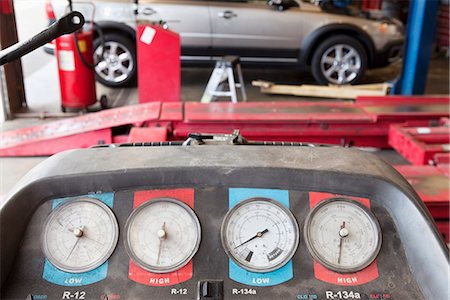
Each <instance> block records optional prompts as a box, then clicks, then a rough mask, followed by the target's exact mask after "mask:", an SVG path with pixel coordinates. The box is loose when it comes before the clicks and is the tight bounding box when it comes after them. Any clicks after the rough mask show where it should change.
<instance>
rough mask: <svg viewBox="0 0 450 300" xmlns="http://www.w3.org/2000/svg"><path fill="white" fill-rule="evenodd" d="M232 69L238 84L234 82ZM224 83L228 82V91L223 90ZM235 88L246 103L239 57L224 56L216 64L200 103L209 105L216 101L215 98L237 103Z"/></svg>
mask: <svg viewBox="0 0 450 300" xmlns="http://www.w3.org/2000/svg"><path fill="white" fill-rule="evenodd" d="M234 68H236V73H237V76H238V79H239V82H236V81H235V80H234ZM225 81H228V86H229V90H228V91H226V90H224V83H225ZM237 88H239V89H240V90H241V95H242V101H247V93H246V92H245V85H244V78H243V76H242V70H241V65H240V60H239V56H224V57H223V58H222V59H221V60H219V61H217V62H216V66H215V67H214V70H213V71H212V73H211V77H210V78H209V81H208V84H207V86H206V89H205V91H204V93H203V96H202V99H201V103H210V102H211V101H214V100H216V98H217V97H230V98H231V102H233V103H237V94H236V89H237Z"/></svg>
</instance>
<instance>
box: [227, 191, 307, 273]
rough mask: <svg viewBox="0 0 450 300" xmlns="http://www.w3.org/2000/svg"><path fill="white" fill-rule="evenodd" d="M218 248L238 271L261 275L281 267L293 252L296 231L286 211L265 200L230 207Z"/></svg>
mask: <svg viewBox="0 0 450 300" xmlns="http://www.w3.org/2000/svg"><path fill="white" fill-rule="evenodd" d="M221 238H222V245H223V247H224V249H225V252H226V253H227V254H228V256H229V257H230V258H231V259H233V260H234V261H235V262H236V263H237V264H238V265H239V266H241V267H242V268H244V269H246V270H248V271H251V272H259V273H265V272H270V271H274V270H276V269H279V268H281V267H282V266H283V265H285V264H286V263H287V262H288V261H289V260H290V259H291V258H292V256H293V255H294V253H295V251H296V250H297V246H298V241H299V230H298V225H297V221H296V220H295V218H294V216H293V215H292V213H291V212H290V210H289V209H287V208H285V207H284V206H282V205H281V204H280V203H278V202H277V201H274V200H271V199H267V198H252V199H247V200H244V201H242V202H240V203H238V204H237V205H236V206H234V207H233V208H232V209H231V210H230V211H229V212H228V213H227V214H226V216H225V218H224V220H223V223H222V228H221Z"/></svg>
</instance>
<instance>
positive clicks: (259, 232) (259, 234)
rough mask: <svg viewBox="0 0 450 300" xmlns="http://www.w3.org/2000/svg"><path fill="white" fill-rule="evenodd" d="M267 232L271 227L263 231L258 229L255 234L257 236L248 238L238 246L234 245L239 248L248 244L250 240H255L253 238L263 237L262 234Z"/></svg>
mask: <svg viewBox="0 0 450 300" xmlns="http://www.w3.org/2000/svg"><path fill="white" fill-rule="evenodd" d="M267 232H269V229H264V230H263V231H258V232H257V233H256V234H255V236H253V237H251V238H249V239H248V240H246V241H245V242H243V243H242V244H240V245H237V246H236V247H234V249H236V248H239V247H240V246H242V245H244V244H247V243H248V242H250V241H253V240H254V239H256V238H259V237H262V236H263V235H264V233H267Z"/></svg>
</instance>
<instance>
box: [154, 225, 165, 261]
mask: <svg viewBox="0 0 450 300" xmlns="http://www.w3.org/2000/svg"><path fill="white" fill-rule="evenodd" d="M157 234H158V238H159V247H158V259H157V260H156V264H157V265H159V258H160V257H161V248H162V242H163V240H165V239H166V222H164V223H163V225H162V228H161V229H160V230H158V232H157Z"/></svg>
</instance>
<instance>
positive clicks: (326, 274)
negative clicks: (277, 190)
mask: <svg viewBox="0 0 450 300" xmlns="http://www.w3.org/2000/svg"><path fill="white" fill-rule="evenodd" d="M336 197H345V198H350V199H352V200H355V201H358V202H359V203H361V204H362V205H364V206H366V207H367V208H370V200H369V199H367V198H359V197H350V196H342V195H336V194H329V193H318V192H310V193H309V204H310V207H311V208H313V207H315V206H316V205H317V204H319V203H320V202H321V201H324V200H327V199H329V198H336ZM314 276H315V277H316V278H317V279H318V280H321V281H324V282H328V283H331V284H335V285H341V286H356V285H360V284H365V283H368V282H370V281H372V280H375V279H376V278H378V266H377V260H374V261H373V262H372V263H371V264H370V265H369V266H368V267H366V268H364V269H363V270H361V271H359V272H355V273H347V274H340V273H336V272H334V271H331V270H329V269H327V268H326V267H324V266H322V265H321V264H320V263H318V262H316V261H314Z"/></svg>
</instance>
